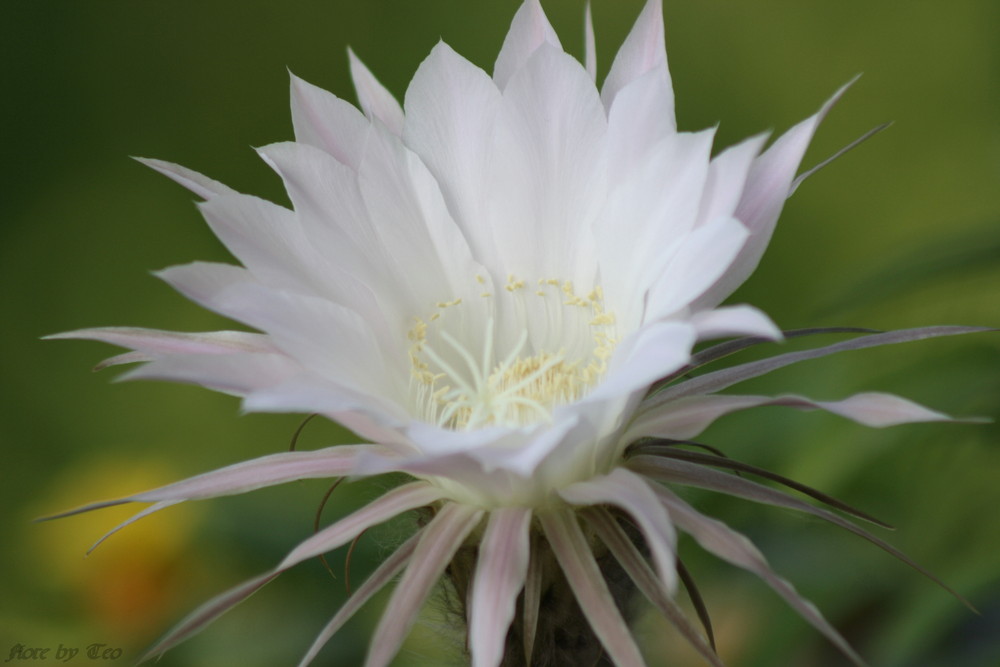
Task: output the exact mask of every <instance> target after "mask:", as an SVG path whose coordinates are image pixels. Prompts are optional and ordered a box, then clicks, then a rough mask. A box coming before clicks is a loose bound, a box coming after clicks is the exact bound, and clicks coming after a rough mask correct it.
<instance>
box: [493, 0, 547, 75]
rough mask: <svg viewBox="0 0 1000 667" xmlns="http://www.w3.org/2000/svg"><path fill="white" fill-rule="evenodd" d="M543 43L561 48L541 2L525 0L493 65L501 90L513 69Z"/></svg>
mask: <svg viewBox="0 0 1000 667" xmlns="http://www.w3.org/2000/svg"><path fill="white" fill-rule="evenodd" d="M546 43H547V44H551V45H552V46H554V47H556V48H558V49H559V50H562V44H560V43H559V36H558V35H556V31H555V30H553V29H552V25H551V24H550V23H549V20H548V18H546V16H545V12H543V11H542V4H541V3H540V2H539V0H525V2H524V4H523V5H521V8H520V9H518V10H517V13H516V14H514V20H513V21H512V22H511V25H510V31H509V32H508V33H507V37H506V38H504V41H503V46H502V47H500V55H498V56H497V61H496V64H495V65H494V66H493V80H494V81H496V84H497V87H499V88H500V89H501V90H503V89H504V88H506V87H507V82H508V81H510V78H511V77H512V76H513V75H514V73H515V72H516V71H517V70H519V69H521V67H523V66H524V64H525V63H526V62H528V59H529V58H531V56H532V55H533V54H534V53H535V51H536V50H537V49H538V47H539V46H541V45H542V44H546Z"/></svg>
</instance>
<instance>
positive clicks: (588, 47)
mask: <svg viewBox="0 0 1000 667" xmlns="http://www.w3.org/2000/svg"><path fill="white" fill-rule="evenodd" d="M595 41H596V40H595V39H594V13H593V12H592V11H591V9H590V0H587V6H586V9H585V10H584V27H583V66H584V67H585V68H586V69H587V74H589V75H590V78H591V80H593V81H596V80H597V46H596V44H595Z"/></svg>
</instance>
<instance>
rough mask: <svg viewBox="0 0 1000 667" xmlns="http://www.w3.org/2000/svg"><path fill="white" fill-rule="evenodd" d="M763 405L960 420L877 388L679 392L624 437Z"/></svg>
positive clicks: (667, 431)
mask: <svg viewBox="0 0 1000 667" xmlns="http://www.w3.org/2000/svg"><path fill="white" fill-rule="evenodd" d="M762 405H781V406H786V407H791V408H797V409H799V410H826V411H827V412H832V413H833V414H836V415H839V416H841V417H845V418H847V419H851V420H853V421H856V422H858V423H859V424H864V425H865V426H872V427H875V428H881V427H885V426H895V425H897V424H910V423H915V422H930V421H961V420H955V419H953V418H951V417H949V416H948V415H945V414H942V413H940V412H936V411H934V410H930V409H928V408H925V407H923V406H922V405H918V404H916V403H914V402H912V401H908V400H906V399H905V398H900V397H899V396H893V395H892V394H881V393H876V392H866V393H861V394H855V395H854V396H850V397H848V398H845V399H843V400H840V401H814V400H811V399H809V398H805V397H804V396H795V395H784V396H773V397H772V396H740V395H735V394H709V395H706V396H689V397H687V398H680V399H678V400H676V401H672V402H671V403H668V404H666V405H664V406H663V407H662V408H660V409H655V410H647V411H643V412H642V413H641V414H640V415H639V416H638V417H637V418H636V420H635V421H634V422H633V423H632V425H631V426H630V427H629V430H628V432H627V433H626V434H625V436H624V439H625V440H628V441H629V442H633V441H635V440H637V439H639V438H643V437H657V438H673V439H675V440H688V439H690V438H693V437H695V436H697V435H698V434H699V433H701V432H702V431H704V430H705V429H706V428H708V426H709V425H710V424H711V423H712V422H714V421H715V420H716V419H718V418H719V417H722V416H723V415H727V414H729V413H731V412H736V411H738V410H747V409H750V408H755V407H758V406H762Z"/></svg>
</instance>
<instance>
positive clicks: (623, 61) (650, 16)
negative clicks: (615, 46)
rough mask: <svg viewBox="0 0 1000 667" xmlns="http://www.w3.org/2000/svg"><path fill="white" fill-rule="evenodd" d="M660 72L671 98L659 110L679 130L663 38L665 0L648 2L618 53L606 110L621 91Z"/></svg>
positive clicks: (608, 86) (603, 93) (605, 95)
mask: <svg viewBox="0 0 1000 667" xmlns="http://www.w3.org/2000/svg"><path fill="white" fill-rule="evenodd" d="M654 70H655V71H657V75H656V76H657V77H659V78H660V79H661V81H662V82H663V83H665V84H666V91H667V92H668V94H669V97H667V98H664V100H663V104H662V105H661V106H660V108H659V109H657V111H658V112H659V113H662V114H664V115H665V116H666V118H667V119H668V121H669V122H670V123H671V124H672V125H673V126H674V127H677V123H676V121H675V120H674V99H673V88H672V86H671V82H670V71H669V69H668V68H667V51H666V45H665V41H664V37H663V5H662V1H661V0H648V2H647V3H646V6H645V7H644V8H643V10H642V13H641V14H639V18H638V19H636V22H635V25H634V26H633V27H632V30H631V32H629V34H628V37H626V38H625V42H624V43H623V44H622V46H621V48H620V49H619V50H618V54H617V55H616V56H615V60H614V62H613V63H612V64H611V71H610V72H608V78H607V79H605V80H604V87H603V88H602V90H601V99H602V100H603V101H604V106H605V108H606V109H609V110H610V109H611V108H612V106H613V105H614V103H615V101H616V97H617V95H618V92H619V91H621V90H622V89H623V88H625V87H626V86H627V85H628V84H630V83H632V82H633V81H635V80H636V79H638V78H640V77H641V76H643V75H644V74H646V73H647V72H651V71H654Z"/></svg>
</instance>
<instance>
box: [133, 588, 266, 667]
mask: <svg viewBox="0 0 1000 667" xmlns="http://www.w3.org/2000/svg"><path fill="white" fill-rule="evenodd" d="M277 576H278V573H277V572H274V573H267V574H262V575H260V576H258V577H254V578H253V579H250V580H249V581H246V582H244V583H242V584H240V585H239V586H237V587H235V588H233V589H230V590H228V591H226V592H225V593H223V594H222V595H219V596H216V597H214V598H212V599H211V600H209V601H208V602H206V603H205V604H203V605H202V606H200V607H198V608H197V609H195V610H194V611H193V612H191V613H190V614H188V616H187V617H186V618H185V619H184V620H182V621H181V622H180V623H178V624H177V625H176V626H175V627H174V628H173V629H171V630H170V632H168V633H167V634H166V635H164V636H163V637H162V638H161V639H160V640H159V641H157V642H156V644H154V645H153V646H152V647H150V648H149V649H148V650H147V651H146V652H145V653H144V654H143V655H142V657H141V658H139V660H138V662H139V663H143V662H146V661H147V660H152V659H153V658H157V657H159V656H161V655H163V654H164V653H166V652H167V651H169V650H170V649H172V648H173V647H175V646H177V645H178V644H180V643H182V642H185V641H187V640H188V639H190V638H191V637H193V636H194V635H196V634H198V633H199V632H201V631H202V630H204V629H205V628H206V627H207V626H208V625H209V624H210V623H212V621H214V620H215V619H217V618H219V617H220V616H222V615H223V614H224V613H226V612H227V611H229V610H230V609H232V608H233V607H235V606H236V605H238V604H239V603H240V602H243V601H244V600H246V599H247V598H248V597H250V596H251V595H253V594H254V593H256V592H257V591H258V590H260V589H261V588H263V587H264V585H265V584H267V583H268V582H270V581H271V580H272V579H274V578H275V577H277Z"/></svg>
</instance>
